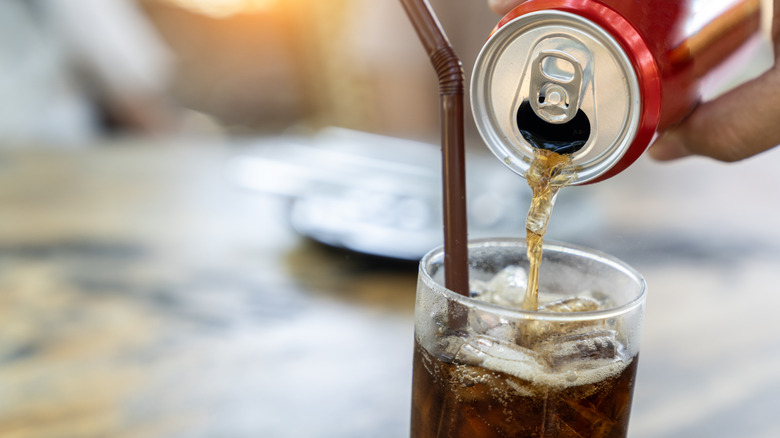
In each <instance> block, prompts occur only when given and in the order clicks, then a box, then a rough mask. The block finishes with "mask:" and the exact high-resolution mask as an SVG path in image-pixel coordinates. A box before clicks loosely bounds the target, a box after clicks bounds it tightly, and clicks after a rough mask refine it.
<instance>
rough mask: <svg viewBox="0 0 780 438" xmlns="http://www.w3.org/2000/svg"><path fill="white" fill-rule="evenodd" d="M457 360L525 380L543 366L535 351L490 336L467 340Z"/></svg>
mask: <svg viewBox="0 0 780 438" xmlns="http://www.w3.org/2000/svg"><path fill="white" fill-rule="evenodd" d="M456 360H457V361H458V362H460V363H463V364H467V365H479V366H481V367H483V368H488V369H490V370H493V371H499V372H503V373H506V374H510V375H514V376H517V377H520V378H525V379H527V378H528V377H529V376H530V375H531V374H532V373H533V371H534V370H538V369H539V368H540V367H542V366H543V362H542V360H541V359H540V357H539V355H538V354H537V353H536V352H534V351H533V350H530V349H528V348H523V347H521V346H519V345H516V344H513V343H512V342H508V341H502V340H498V339H495V338H491V337H488V336H472V337H469V338H467V339H466V340H465V342H464V344H463V345H462V346H461V348H460V350H458V354H457V356H456Z"/></svg>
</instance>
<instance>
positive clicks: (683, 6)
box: [471, 0, 761, 184]
mask: <svg viewBox="0 0 780 438" xmlns="http://www.w3.org/2000/svg"><path fill="white" fill-rule="evenodd" d="M760 22H761V7H760V1H759V0H723V1H719V2H705V1H701V0H698V1H696V0H688V1H685V0H630V1H627V0H602V1H593V0H529V1H527V2H525V3H523V4H521V5H520V6H518V7H517V8H515V9H514V10H512V11H511V12H509V13H508V14H507V15H506V16H505V17H504V18H503V19H501V21H500V22H499V24H498V25H497V26H496V28H495V29H494V30H493V32H492V34H491V36H490V38H489V39H488V41H487V43H486V44H485V46H484V47H483V48H482V50H481V52H480V54H479V56H478V58H477V61H476V64H475V66H474V73H473V75H472V82H471V103H472V111H473V113H474V118H475V121H476V124H477V127H478V129H479V131H480V134H481V135H482V137H483V139H484V140H485V142H486V144H487V146H488V147H489V148H490V149H491V151H492V152H493V153H494V154H495V155H496V156H497V157H498V158H499V159H500V160H502V161H503V162H504V163H505V164H506V165H507V166H508V167H510V168H511V169H512V170H514V171H515V172H517V173H519V174H521V175H524V173H525V170H527V168H528V166H529V165H530V160H531V158H532V157H533V146H531V144H530V143H529V141H528V137H527V136H526V135H525V134H526V132H527V130H526V128H525V124H527V123H530V122H527V120H530V119H532V118H533V119H534V120H537V121H538V120H541V121H542V122H543V123H541V125H544V126H548V125H549V126H551V127H552V128H553V129H552V131H551V132H553V134H552V135H553V136H555V135H562V136H563V137H565V138H567V139H568V138H571V137H574V138H577V137H579V138H580V140H581V141H580V144H579V147H578V149H577V150H576V151H574V152H571V153H572V155H573V162H574V164H575V166H577V179H576V180H575V181H574V184H585V183H592V182H597V181H602V180H604V179H607V178H610V177H612V176H614V175H616V174H618V173H619V172H621V171H623V170H625V169H626V168H627V167H628V166H630V165H631V164H632V163H633V162H634V161H636V160H637V159H638V158H639V157H640V156H641V155H642V153H643V152H644V151H645V150H646V149H647V148H648V147H649V146H650V144H651V143H652V142H653V140H654V139H655V138H656V137H657V136H658V135H659V134H660V133H662V132H663V131H664V130H666V129H668V128H669V127H671V126H673V125H674V124H676V123H678V122H679V121H681V120H682V119H683V118H684V117H685V116H686V115H688V114H689V113H690V111H691V110H692V109H693V108H694V107H695V106H696V104H697V103H698V102H699V99H700V85H701V83H702V82H703V81H704V80H706V79H707V76H708V75H709V74H710V73H711V72H712V71H713V70H714V69H715V67H717V66H719V65H721V63H722V62H723V61H725V60H726V59H727V58H728V57H729V56H731V55H732V54H733V53H734V52H736V51H737V49H739V48H740V47H741V46H743V45H744V44H745V43H746V42H747V41H749V40H750V39H751V38H752V37H754V36H756V35H758V33H759V28H760ZM530 111H532V112H533V114H532V113H531V112H530ZM532 115H533V116H535V118H534V117H532ZM534 123H536V122H534ZM534 126H536V125H534ZM528 129H531V128H528ZM533 129H536V128H533Z"/></svg>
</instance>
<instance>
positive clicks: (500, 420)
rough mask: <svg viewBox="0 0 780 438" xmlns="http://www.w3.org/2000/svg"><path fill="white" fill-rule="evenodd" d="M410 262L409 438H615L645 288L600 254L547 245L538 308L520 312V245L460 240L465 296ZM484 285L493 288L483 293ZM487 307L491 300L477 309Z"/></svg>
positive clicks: (523, 261)
mask: <svg viewBox="0 0 780 438" xmlns="http://www.w3.org/2000/svg"><path fill="white" fill-rule="evenodd" d="M443 260H444V254H443V251H442V249H441V248H438V249H435V250H433V251H431V252H430V253H428V254H427V255H426V256H425V257H424V258H423V259H422V261H421V262H420V271H419V277H418V285H417V301H416V306H415V351H414V376H413V382H412V385H413V395H412V426H411V436H412V438H430V437H451V438H457V437H469V438H488V437H510V436H511V437H515V436H516V437H556V438H565V437H588V438H595V437H625V436H626V430H627V429H628V419H629V414H630V409H631V398H632V393H633V387H634V376H635V374H636V367H637V362H638V353H639V338H640V335H641V327H642V316H643V310H644V302H645V281H644V279H643V278H642V276H641V275H640V274H639V273H637V272H636V271H635V270H634V269H632V268H631V267H629V266H628V265H626V264H625V263H623V262H621V261H620V260H617V259H615V258H614V257H611V256H609V255H607V254H603V253H600V252H597V251H592V250H589V249H585V248H580V247H576V246H572V245H566V244H558V243H546V244H545V245H544V256H543V260H542V264H541V271H540V275H539V282H540V283H539V305H540V309H539V310H538V311H524V310H520V308H519V306H518V307H514V305H515V304H517V299H518V297H522V294H524V292H525V289H524V284H523V275H524V274H523V272H522V270H520V271H519V272H518V271H517V268H515V267H516V266H520V267H522V268H524V269H527V266H528V260H527V257H526V246H525V241H523V240H519V239H491V240H479V241H473V242H471V243H470V244H469V275H470V282H471V289H472V292H471V294H472V295H473V296H476V295H477V294H481V295H479V297H481V298H479V297H475V298H472V297H464V296H462V295H459V294H457V293H455V292H453V291H451V290H448V289H447V288H445V287H444V286H443V271H444V268H443ZM486 285H490V286H496V285H498V287H501V288H503V290H504V291H505V293H503V294H499V295H500V296H497V295H495V294H493V295H491V293H490V292H485V287H486ZM484 299H491V300H492V302H485V301H483V300H484Z"/></svg>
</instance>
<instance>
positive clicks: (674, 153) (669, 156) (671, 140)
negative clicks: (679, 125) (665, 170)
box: [647, 133, 691, 161]
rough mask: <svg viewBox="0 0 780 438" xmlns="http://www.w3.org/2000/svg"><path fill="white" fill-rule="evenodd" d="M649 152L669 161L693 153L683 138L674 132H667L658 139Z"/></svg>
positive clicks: (661, 159) (658, 158)
mask: <svg viewBox="0 0 780 438" xmlns="http://www.w3.org/2000/svg"><path fill="white" fill-rule="evenodd" d="M647 154H648V155H649V156H650V157H651V158H653V159H655V160H658V161H669V160H675V159H677V158H682V157H687V156H689V155H691V152H690V151H689V150H688V148H686V147H685V143H684V142H683V141H682V139H681V138H680V137H679V136H678V135H675V134H673V133H667V134H665V135H664V136H663V137H661V138H660V139H658V141H656V142H655V143H654V144H653V145H652V146H651V147H650V149H649V150H648V151H647Z"/></svg>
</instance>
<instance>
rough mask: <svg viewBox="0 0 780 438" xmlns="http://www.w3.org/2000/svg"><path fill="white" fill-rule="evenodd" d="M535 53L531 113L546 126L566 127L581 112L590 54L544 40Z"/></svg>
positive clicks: (564, 41) (566, 41)
mask: <svg viewBox="0 0 780 438" xmlns="http://www.w3.org/2000/svg"><path fill="white" fill-rule="evenodd" d="M543 47H544V48H543ZM536 49H537V50H536V54H535V56H534V57H533V61H532V63H531V77H530V90H529V94H528V97H529V98H528V100H529V103H530V104H531V109H533V111H534V113H536V115H537V116H539V117H540V118H541V119H543V120H544V121H546V122H548V123H554V124H561V123H566V122H568V121H570V120H571V119H573V118H574V116H575V115H576V114H577V110H579V109H580V102H581V100H582V96H583V95H584V93H585V86H586V84H587V83H588V82H590V80H591V78H592V73H591V62H590V51H589V50H588V49H587V48H586V47H585V46H584V45H583V44H581V43H580V42H578V41H575V40H573V39H570V38H565V37H552V38H548V39H546V40H543V41H542V42H540V44H538V45H537V46H536Z"/></svg>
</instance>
